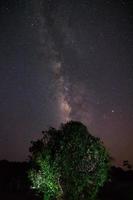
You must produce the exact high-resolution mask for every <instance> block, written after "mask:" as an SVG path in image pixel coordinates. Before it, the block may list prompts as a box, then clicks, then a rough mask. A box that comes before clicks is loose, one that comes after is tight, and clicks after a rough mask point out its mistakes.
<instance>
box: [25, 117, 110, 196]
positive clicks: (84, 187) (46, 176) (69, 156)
mask: <svg viewBox="0 0 133 200" xmlns="http://www.w3.org/2000/svg"><path fill="white" fill-rule="evenodd" d="M30 152H31V153H32V156H31V161H32V164H33V168H32V169H31V170H30V173H29V177H30V179H31V182H32V186H33V187H34V188H35V189H36V190H38V191H39V192H40V193H42V194H43V197H44V200H47V199H52V198H53V197H54V198H56V199H59V198H61V197H62V198H63V199H69V200H80V199H85V200H92V199H95V198H96V194H97V192H98V190H99V188H100V187H101V186H103V184H104V182H105V181H106V180H107V175H108V169H109V155H108V153H107V151H106V149H105V147H104V145H103V143H102V142H101V141H100V139H99V138H96V137H94V136H92V135H91V134H90V133H89V132H88V130H87V128H86V126H84V125H83V124H82V123H80V122H75V121H70V122H68V123H66V124H62V125H61V127H60V129H59V130H56V129H54V128H50V129H49V130H47V131H44V132H43V137H42V139H41V140H39V141H37V142H32V147H31V148H30Z"/></svg>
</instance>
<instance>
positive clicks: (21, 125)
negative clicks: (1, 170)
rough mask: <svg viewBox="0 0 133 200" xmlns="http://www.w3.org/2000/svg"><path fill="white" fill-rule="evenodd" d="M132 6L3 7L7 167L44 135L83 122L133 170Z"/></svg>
mask: <svg viewBox="0 0 133 200" xmlns="http://www.w3.org/2000/svg"><path fill="white" fill-rule="evenodd" d="M131 11H132V1H128V0H118V1H115V0H108V1H107V0H106V1H105V0H101V1H99V0H92V1H85V0H82V1H75V0H73V1H69V0H67V1H65V0H63V1H62V0H56V1H55V0H51V1H50V0H49V1H48V0H45V1H43V0H29V1H25V0H12V1H9V0H8V1H7V0H6V1H1V3H0V121H1V123H0V159H10V160H24V159H26V158H27V155H28V148H29V145H30V141H31V140H33V139H36V138H38V137H40V135H41V130H43V129H45V128H47V127H49V126H56V127H57V126H58V125H59V124H60V123H61V122H65V121H66V120H67V119H73V120H79V121H82V122H84V123H85V124H86V125H87V126H88V128H89V129H90V131H91V132H92V134H94V135H96V136H98V137H100V138H101V139H102V140H103V141H104V143H105V145H106V146H107V148H108V149H109V151H110V152H111V155H112V156H113V157H114V158H115V159H116V160H117V162H118V163H120V162H121V161H122V160H124V159H128V160H129V161H131V162H132V163H133V157H132V153H133V148H132V143H133V66H132V63H133V54H132V47H133V37H132V34H133V25H132V22H133V15H132V12H131Z"/></svg>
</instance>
